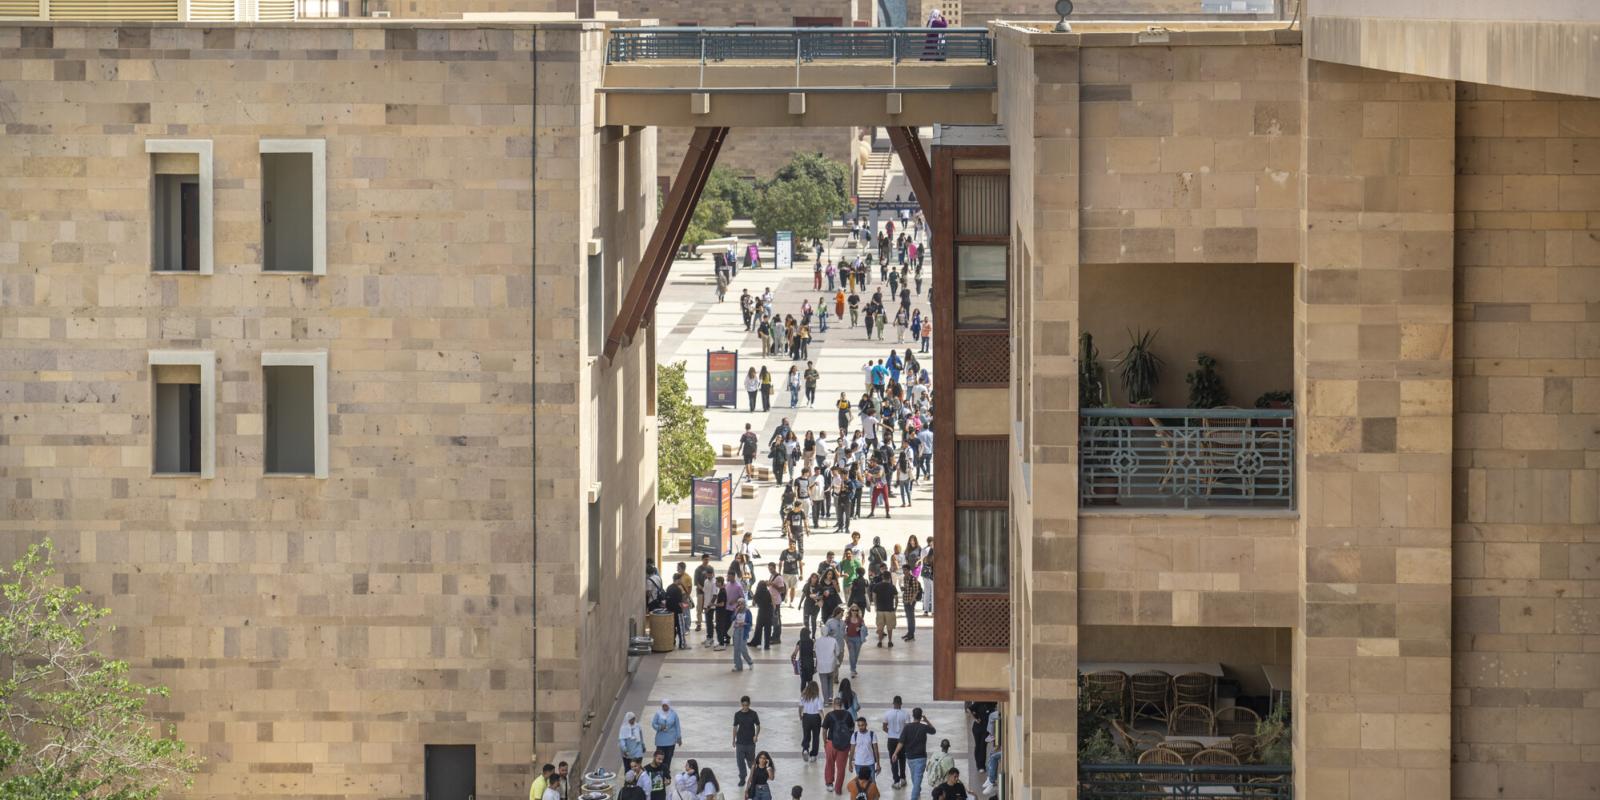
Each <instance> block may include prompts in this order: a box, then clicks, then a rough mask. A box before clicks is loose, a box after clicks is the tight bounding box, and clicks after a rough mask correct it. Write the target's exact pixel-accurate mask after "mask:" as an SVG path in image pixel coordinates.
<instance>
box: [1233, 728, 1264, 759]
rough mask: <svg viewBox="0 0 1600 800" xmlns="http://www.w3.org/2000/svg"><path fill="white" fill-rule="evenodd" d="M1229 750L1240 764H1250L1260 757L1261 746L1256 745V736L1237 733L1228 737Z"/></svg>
mask: <svg viewBox="0 0 1600 800" xmlns="http://www.w3.org/2000/svg"><path fill="white" fill-rule="evenodd" d="M1228 750H1230V751H1231V752H1232V753H1233V755H1234V757H1235V758H1238V759H1239V763H1241V764H1248V763H1250V762H1252V761H1255V760H1256V758H1257V757H1258V755H1257V751H1258V750H1259V745H1258V744H1257V743H1256V737H1255V734H1250V733H1236V734H1234V735H1232V736H1230V737H1228Z"/></svg>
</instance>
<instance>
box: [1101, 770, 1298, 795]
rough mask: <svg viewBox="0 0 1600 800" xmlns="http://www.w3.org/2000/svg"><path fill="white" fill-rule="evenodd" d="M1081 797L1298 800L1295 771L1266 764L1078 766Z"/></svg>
mask: <svg viewBox="0 0 1600 800" xmlns="http://www.w3.org/2000/svg"><path fill="white" fill-rule="evenodd" d="M1078 796H1079V797H1080V798H1082V799H1083V800H1174V798H1184V797H1195V798H1206V800H1211V799H1212V798H1248V799H1249V800H1294V770H1293V769H1291V768H1290V767H1285V766H1263V765H1252V766H1209V765H1200V764H1182V765H1179V764H1170V765H1169V764H1159V765H1158V764H1079V765H1078Z"/></svg>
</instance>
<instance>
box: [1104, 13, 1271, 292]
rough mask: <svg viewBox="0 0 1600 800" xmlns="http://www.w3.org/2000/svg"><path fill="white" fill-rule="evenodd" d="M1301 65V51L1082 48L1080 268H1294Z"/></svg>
mask: <svg viewBox="0 0 1600 800" xmlns="http://www.w3.org/2000/svg"><path fill="white" fill-rule="evenodd" d="M1269 38H1270V37H1269ZM1300 57H1301V55H1300V46H1299V45H1298V44H1282V45H1262V46H1248V47H1246V46H1182V47H1178V46H1173V47H1161V46H1141V47H1086V48H1084V50H1083V83H1084V85H1083V231H1082V236H1083V256H1082V257H1083V259H1084V261H1086V262H1090V263H1100V264H1113V263H1138V262H1161V263H1171V262H1185V263H1193V262H1208V261H1209V262H1230V263H1252V262H1278V263H1290V262H1293V261H1294V260H1295V259H1296V258H1297V256H1298V253H1299V247H1300V233H1299V231H1300V168H1299V158H1300V103H1301V97H1300V93H1301V84H1300V81H1299V79H1298V65H1299V63H1300Z"/></svg>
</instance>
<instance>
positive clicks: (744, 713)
mask: <svg viewBox="0 0 1600 800" xmlns="http://www.w3.org/2000/svg"><path fill="white" fill-rule="evenodd" d="M760 739H761V715H760V714H757V713H756V712H755V711H754V710H752V709H751V708H750V695H745V696H743V697H741V698H739V710H738V711H735V712H733V755H734V760H735V761H737V762H738V763H739V785H740V786H744V782H745V778H746V777H747V776H748V774H749V768H750V765H751V764H753V763H754V762H755V760H756V742H757V741H759V740H760Z"/></svg>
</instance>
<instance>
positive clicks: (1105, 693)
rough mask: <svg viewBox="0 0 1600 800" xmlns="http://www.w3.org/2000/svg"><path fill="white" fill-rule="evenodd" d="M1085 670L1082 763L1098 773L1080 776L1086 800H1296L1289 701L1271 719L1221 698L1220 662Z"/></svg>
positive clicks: (1081, 677)
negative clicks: (1266, 799)
mask: <svg viewBox="0 0 1600 800" xmlns="http://www.w3.org/2000/svg"><path fill="white" fill-rule="evenodd" d="M1083 666H1084V667H1085V671H1083V672H1081V673H1080V674H1079V684H1080V695H1079V698H1080V699H1079V709H1078V713H1079V721H1078V733H1079V761H1080V764H1081V765H1084V766H1086V767H1094V769H1087V770H1080V782H1081V783H1082V787H1081V788H1082V791H1083V796H1084V797H1085V798H1091V797H1103V798H1111V797H1117V798H1134V799H1135V800H1137V799H1139V798H1146V797H1150V798H1154V797H1175V796H1177V797H1188V796H1204V797H1251V798H1260V797H1270V798H1288V797H1290V794H1288V793H1289V792H1292V786H1291V784H1292V781H1291V780H1290V776H1291V774H1292V768H1291V766H1290V762H1291V761H1292V749H1291V747H1290V726H1289V722H1288V718H1287V713H1288V704H1286V703H1276V704H1273V705H1272V706H1271V709H1272V710H1271V711H1270V712H1269V713H1268V714H1267V715H1266V716H1265V717H1263V716H1262V715H1261V714H1260V713H1258V712H1257V711H1256V710H1255V709H1254V708H1251V707H1250V706H1248V705H1243V704H1240V703H1238V702H1235V698H1232V697H1229V698H1221V699H1219V691H1218V685H1219V679H1220V678H1221V677H1222V672H1223V671H1222V669H1221V667H1220V665H1207V664H1176V665H1154V664H1150V665H1134V664H1092V663H1085V664H1084V665H1083ZM1164 667H1165V668H1164ZM1213 667H1214V668H1213ZM1171 668H1177V669H1179V670H1181V671H1177V672H1174V671H1172V669H1171ZM1118 767H1120V769H1119V768H1118ZM1131 767H1140V768H1145V767H1149V768H1151V769H1139V770H1131V769H1129V768H1131Z"/></svg>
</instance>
